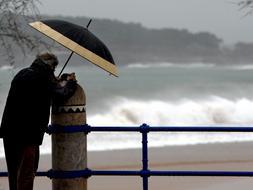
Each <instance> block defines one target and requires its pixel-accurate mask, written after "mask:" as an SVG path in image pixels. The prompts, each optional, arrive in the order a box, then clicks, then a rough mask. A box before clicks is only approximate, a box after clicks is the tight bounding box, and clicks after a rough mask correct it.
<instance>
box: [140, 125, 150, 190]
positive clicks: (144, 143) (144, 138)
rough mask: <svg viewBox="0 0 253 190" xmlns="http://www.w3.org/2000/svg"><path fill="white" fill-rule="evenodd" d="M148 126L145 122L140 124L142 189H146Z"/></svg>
mask: <svg viewBox="0 0 253 190" xmlns="http://www.w3.org/2000/svg"><path fill="white" fill-rule="evenodd" d="M148 128H149V126H148V125H146V124H143V125H141V127H140V131H141V133H142V180H143V190H148V175H147V173H148V172H147V171H148Z"/></svg>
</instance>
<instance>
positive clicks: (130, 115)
mask: <svg viewBox="0 0 253 190" xmlns="http://www.w3.org/2000/svg"><path fill="white" fill-rule="evenodd" d="M113 102H115V103H114V104H113V106H112V107H111V108H110V109H109V110H107V111H106V113H99V114H95V115H92V116H90V117H89V123H90V124H91V125H105V124H106V125H139V124H141V123H143V122H146V123H148V124H150V125H219V124H222V125H229V124H238V125H244V124H251V123H253V114H252V113H253V100H250V99H246V98H241V99H237V100H229V99H225V98H222V97H217V96H212V97H209V98H208V99H206V100H199V101H198V100H190V99H182V100H179V101H176V102H171V101H161V100H150V101H137V100H132V99H127V98H119V99H117V100H114V101H113Z"/></svg>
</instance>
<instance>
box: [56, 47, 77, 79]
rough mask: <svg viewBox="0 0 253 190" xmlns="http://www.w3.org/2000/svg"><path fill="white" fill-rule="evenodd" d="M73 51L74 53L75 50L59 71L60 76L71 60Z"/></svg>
mask: <svg viewBox="0 0 253 190" xmlns="http://www.w3.org/2000/svg"><path fill="white" fill-rule="evenodd" d="M73 53H74V52H73V51H72V52H71V54H70V55H69V57H68V59H67V61H66V63H65V64H64V66H63V67H62V69H61V72H60V73H59V75H58V77H60V76H61V74H62V72H63V70H64V69H65V67H66V65H67V64H68V62H69V60H70V58H71V57H72V55H73Z"/></svg>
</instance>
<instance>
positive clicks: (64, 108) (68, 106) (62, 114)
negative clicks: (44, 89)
mask: <svg viewBox="0 0 253 190" xmlns="http://www.w3.org/2000/svg"><path fill="white" fill-rule="evenodd" d="M85 104H86V98H85V93H84V91H83V89H82V87H81V86H79V85H78V86H77V90H76V92H75V94H74V95H73V96H72V97H71V98H70V99H68V100H67V101H66V102H64V104H63V105H54V106H53V109H52V115H51V120H52V125H60V126H70V127H71V126H73V127H75V126H74V125H84V124H86V110H85ZM60 126H59V127H60ZM85 168H87V138H86V134H85V133H83V132H78V133H59V134H58V133H56V134H52V169H53V170H56V171H73V170H84V169H85ZM52 186H53V188H52V189H53V190H80V189H82V190H86V189H87V179H86V178H74V179H53V180H52Z"/></svg>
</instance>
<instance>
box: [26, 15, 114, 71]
mask: <svg viewBox="0 0 253 190" xmlns="http://www.w3.org/2000/svg"><path fill="white" fill-rule="evenodd" d="M29 25H30V26H32V27H33V28H35V29H36V30H38V31H39V32H41V33H43V34H45V35H46V36H48V37H49V38H52V39H53V40H55V41H56V42H58V43H60V44H61V45H63V46H65V47H66V48H68V49H70V50H71V51H72V52H74V53H76V54H78V55H80V56H82V57H83V58H85V59H87V60H89V61H90V62H92V63H93V64H95V65H97V66H98V67H100V68H102V69H104V70H105V71H107V72H109V73H110V74H112V75H114V76H118V73H117V68H116V65H115V63H114V60H113V57H112V55H111V53H110V51H109V50H108V48H107V47H106V46H105V44H104V43H103V42H102V41H101V40H99V39H98V38H97V37H96V36H95V35H94V34H92V33H91V32H90V31H89V30H88V29H87V28H85V27H82V26H79V25H76V24H73V23H69V22H66V21H62V20H43V21H36V22H32V23H29Z"/></svg>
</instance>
